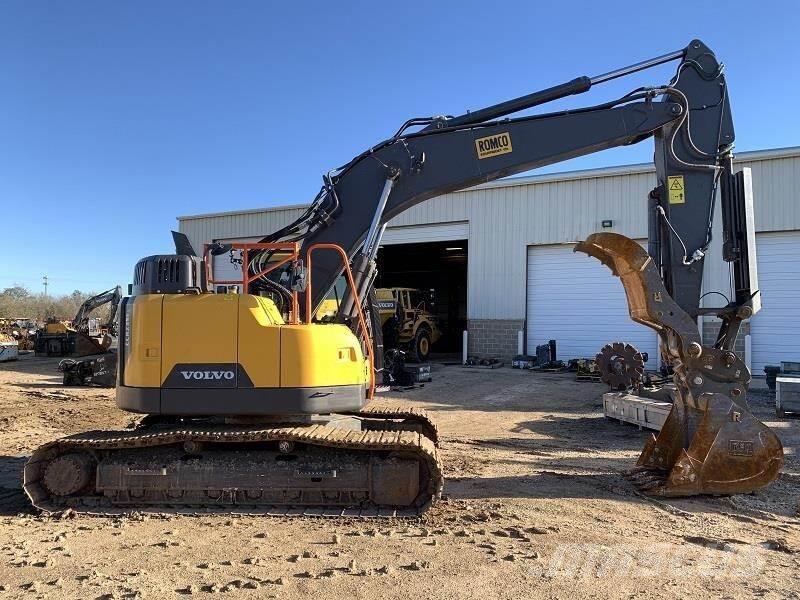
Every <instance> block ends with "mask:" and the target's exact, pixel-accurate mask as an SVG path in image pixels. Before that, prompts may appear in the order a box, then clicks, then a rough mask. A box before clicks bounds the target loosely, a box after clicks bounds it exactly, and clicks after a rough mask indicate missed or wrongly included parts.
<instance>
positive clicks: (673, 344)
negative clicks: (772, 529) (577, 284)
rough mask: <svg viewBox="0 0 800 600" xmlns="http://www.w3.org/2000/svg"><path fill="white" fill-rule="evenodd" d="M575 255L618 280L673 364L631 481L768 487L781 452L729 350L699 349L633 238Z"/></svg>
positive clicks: (676, 489)
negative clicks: (669, 398) (663, 406)
mask: <svg viewBox="0 0 800 600" xmlns="http://www.w3.org/2000/svg"><path fill="white" fill-rule="evenodd" d="M575 250H576V251H579V252H585V253H586V254H589V255H590V256H594V257H595V258H597V259H599V260H600V261H601V262H602V263H603V264H605V265H606V266H608V267H609V268H610V269H611V270H612V271H613V273H614V274H615V275H617V276H618V277H619V278H620V279H621V281H622V284H623V287H624V288H625V294H626V296H627V299H628V310H629V312H630V315H631V318H633V320H634V321H637V322H639V323H642V324H644V325H647V326H648V327H651V328H653V329H655V330H656V331H657V332H658V333H659V335H660V337H661V340H662V345H663V348H664V349H665V350H666V353H667V354H668V355H669V357H670V358H671V360H672V362H673V367H674V373H675V376H674V382H675V387H676V391H675V393H674V394H673V398H674V402H673V405H672V410H671V411H670V413H669V416H668V417H667V420H666V422H665V423H664V426H663V427H662V428H661V431H660V432H659V434H658V436H657V437H656V436H653V437H652V438H651V439H650V440H648V442H647V444H646V445H645V447H644V450H643V451H642V454H641V456H640V457H639V461H638V463H637V468H636V469H634V471H633V472H632V473H631V476H632V478H633V480H634V482H635V483H636V484H637V485H638V486H639V487H640V488H641V489H642V490H643V491H644V492H645V493H647V494H651V495H658V496H692V495H696V494H737V493H747V492H752V491H754V490H757V489H759V488H762V487H764V486H766V485H768V484H769V483H770V482H772V481H773V480H774V479H775V478H776V477H777V476H778V473H779V471H780V468H781V466H782V464H783V447H782V446H781V442H780V440H779V439H778V437H777V436H776V435H775V434H774V433H773V432H772V430H770V429H769V428H768V427H767V426H766V425H764V424H763V423H762V422H761V421H759V420H758V419H757V418H756V417H755V416H754V415H753V414H752V413H751V412H750V410H749V408H748V406H747V401H746V399H745V397H746V393H747V387H748V384H749V382H750V372H749V371H748V370H747V367H746V366H745V364H744V362H742V360H741V359H740V358H739V357H737V356H736V354H734V353H733V352H731V351H730V350H726V349H722V348H716V347H712V346H703V345H702V343H701V338H700V333H699V331H698V329H697V325H696V323H695V321H694V319H692V318H691V317H690V316H689V315H688V314H687V313H686V312H685V311H684V310H683V309H682V308H681V307H680V306H678V304H677V303H676V302H675V301H674V300H673V299H672V297H671V296H670V295H669V294H668V293H667V290H666V288H665V287H664V283H663V280H662V279H661V275H660V273H659V271H658V269H657V268H656V266H655V264H654V262H653V260H652V258H651V257H650V256H649V255H648V254H647V252H646V251H645V250H644V248H642V247H641V246H640V245H639V244H638V243H636V242H635V241H633V240H631V239H629V238H627V237H625V236H623V235H619V234H616V233H596V234H593V235H591V236H589V237H588V238H587V239H586V241H584V242H580V243H579V244H577V245H576V246H575Z"/></svg>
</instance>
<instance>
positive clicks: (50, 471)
mask: <svg viewBox="0 0 800 600" xmlns="http://www.w3.org/2000/svg"><path fill="white" fill-rule="evenodd" d="M94 471H95V464H94V461H93V460H92V457H91V456H89V455H87V454H83V453H79V452H73V453H70V454H63V455H61V456H57V457H56V458H54V459H52V460H51V461H50V462H48V463H47V466H45V468H44V473H43V475H42V484H43V485H44V487H45V488H46V489H47V490H48V491H49V492H50V493H51V494H53V495H54V496H61V497H64V496H71V495H73V494H77V493H78V492H80V491H81V490H84V489H86V488H87V487H88V486H89V484H90V483H91V482H92V480H93V478H94Z"/></svg>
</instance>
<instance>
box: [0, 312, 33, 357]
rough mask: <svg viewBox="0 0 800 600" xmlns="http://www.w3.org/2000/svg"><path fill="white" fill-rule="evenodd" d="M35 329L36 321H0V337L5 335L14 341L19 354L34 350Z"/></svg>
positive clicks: (19, 319) (23, 319)
mask: <svg viewBox="0 0 800 600" xmlns="http://www.w3.org/2000/svg"><path fill="white" fill-rule="evenodd" d="M36 329H37V326H36V321H35V320H33V319H29V318H27V317H22V318H10V319H0V335H2V334H5V335H6V336H8V337H10V338H12V339H13V340H14V341H16V342H17V350H18V351H19V352H20V353H24V352H30V351H31V350H33V349H34V346H35V340H36Z"/></svg>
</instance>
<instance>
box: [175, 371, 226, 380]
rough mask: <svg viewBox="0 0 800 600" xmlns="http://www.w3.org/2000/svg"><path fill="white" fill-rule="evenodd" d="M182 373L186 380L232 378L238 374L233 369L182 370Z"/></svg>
mask: <svg viewBox="0 0 800 600" xmlns="http://www.w3.org/2000/svg"><path fill="white" fill-rule="evenodd" d="M180 373H181V375H183V378H184V379H185V380H186V381H189V380H190V379H211V380H219V379H227V380H231V379H233V378H234V377H235V376H236V375H235V374H234V372H233V371H181V372H180Z"/></svg>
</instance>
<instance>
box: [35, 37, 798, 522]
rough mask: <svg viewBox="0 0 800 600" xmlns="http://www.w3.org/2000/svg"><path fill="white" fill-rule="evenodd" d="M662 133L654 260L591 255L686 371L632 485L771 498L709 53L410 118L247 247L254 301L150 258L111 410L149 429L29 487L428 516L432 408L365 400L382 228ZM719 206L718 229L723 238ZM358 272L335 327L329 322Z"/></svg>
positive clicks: (737, 230) (730, 178) (691, 49)
mask: <svg viewBox="0 0 800 600" xmlns="http://www.w3.org/2000/svg"><path fill="white" fill-rule="evenodd" d="M669 61H677V63H678V68H677V70H676V73H675V75H674V76H673V77H672V78H671V79H670V80H669V81H668V82H667V83H665V84H663V85H660V86H656V87H648V88H637V89H634V90H633V91H631V92H630V93H628V94H626V95H625V96H622V97H621V98H618V99H615V100H611V101H607V102H604V103H602V104H598V105H594V106H589V107H586V108H581V109H570V110H565V111H557V112H552V113H546V114H536V115H523V116H517V117H513V118H511V117H509V115H512V114H514V113H518V112H519V111H522V110H526V109H529V108H531V107H534V106H538V105H542V104H544V103H547V102H550V101H553V100H557V99H559V98H564V97H566V96H569V95H573V94H580V93H583V92H586V91H588V90H589V89H590V88H591V87H593V86H596V85H599V84H601V83H603V82H605V81H609V80H612V79H616V78H618V77H622V76H625V75H627V74H629V73H633V72H637V71H641V70H643V69H646V68H649V67H653V66H656V65H660V64H663V63H666V62H669ZM493 85H494V86H495V87H496V86H497V82H493ZM649 138H654V140H655V157H654V159H655V161H654V162H655V167H656V179H657V185H656V187H655V188H654V189H653V191H652V192H651V193H650V195H649V197H648V198H643V199H642V201H643V202H645V203H646V208H644V207H642V210H647V212H648V215H649V217H650V228H649V247H648V250H647V251H645V250H644V249H642V247H641V246H640V245H639V244H637V243H636V242H635V241H633V240H631V239H628V238H626V237H625V236H622V235H620V234H616V233H597V234H593V235H590V236H589V237H588V239H586V240H585V241H584V242H581V243H580V244H578V245H577V246H576V250H579V251H582V252H586V253H588V254H590V255H592V256H595V257H597V258H598V259H599V260H600V261H602V262H603V263H604V264H605V265H607V266H608V267H609V268H610V269H611V270H612V272H613V273H614V274H615V275H617V276H618V277H620V279H621V280H622V283H623V286H624V288H625V292H626V295H627V299H628V308H629V311H630V314H631V317H632V318H633V319H634V320H635V321H637V322H639V323H642V324H643V325H645V326H647V327H650V328H652V329H654V330H655V331H656V332H657V333H658V335H659V336H660V339H661V343H662V346H663V348H664V349H665V351H666V352H667V353H668V355H669V357H670V359H671V362H672V363H673V364H674V365H675V368H674V383H675V387H676V391H675V395H674V404H673V408H672V412H671V413H670V416H669V417H668V420H667V422H666V423H665V425H664V427H663V429H662V430H661V432H660V434H659V436H658V437H657V438H655V437H654V438H653V439H651V440H650V442H649V443H648V444H647V445H646V447H645V449H644V451H643V452H642V455H641V457H640V459H639V469H640V472H639V479H638V484H639V485H640V486H641V487H642V489H643V490H644V491H645V492H646V493H649V494H655V495H664V496H685V495H693V494H705V493H709V494H730V493H739V492H750V491H753V490H756V489H759V488H762V487H763V486H766V485H767V484H769V483H770V482H771V481H772V480H774V479H775V477H776V476H777V474H778V472H779V470H780V467H781V464H782V460H783V451H782V447H781V444H780V441H779V440H778V438H777V437H776V436H775V434H774V433H773V432H772V431H771V430H770V429H769V428H767V427H766V426H765V425H764V424H763V423H761V422H760V421H758V420H757V419H756V418H755V417H754V416H753V415H752V413H751V412H750V410H749V409H748V405H747V401H746V394H747V387H748V383H749V381H750V374H749V372H748V370H747V368H746V366H745V364H744V363H743V362H742V360H741V359H740V358H739V357H738V356H737V355H736V354H735V353H734V352H733V348H734V342H735V339H736V336H737V333H738V330H739V327H740V324H741V322H742V321H743V320H744V319H747V318H749V317H750V316H752V315H753V314H754V313H755V312H756V311H758V309H759V307H760V302H761V299H760V294H759V291H758V284H757V278H756V270H755V265H756V260H755V234H754V227H753V204H752V202H753V199H752V188H751V182H750V179H749V172H747V171H741V172H738V173H737V172H735V171H734V165H733V155H732V147H733V142H734V130H733V121H732V117H731V112H730V106H729V98H728V88H727V82H726V80H725V76H724V74H723V71H722V67H721V65H720V63H718V61H717V59H716V58H715V56H714V54H713V53H712V52H711V50H710V49H709V48H707V47H706V46H705V45H704V44H703V43H702V42H700V41H699V40H694V41H692V42H690V43H689V45H688V46H687V47H686V48H684V49H682V50H678V51H676V52H671V53H669V54H666V55H663V56H659V57H656V58H654V59H651V60H647V61H643V62H640V63H637V64H635V65H632V66H630V67H625V68H622V69H618V70H615V71H611V72H609V73H605V74H602V75H598V76H595V77H591V78H590V77H579V78H577V79H574V80H572V81H569V82H567V83H564V84H561V85H557V86H555V87H552V88H548V89H545V90H542V91H539V92H534V93H532V94H529V95H527V96H523V97H521V98H516V99H513V100H509V101H506V102H503V103H500V104H497V105H495V106H491V107H488V108H484V109H481V110H476V111H472V112H469V113H466V114H463V115H461V116H456V117H430V118H418V119H411V120H409V121H407V122H406V123H405V124H403V126H402V127H401V128H400V129H399V130H398V131H397V133H396V134H395V135H393V136H392V137H391V138H389V139H387V140H385V141H383V142H380V143H378V144H376V145H374V146H372V147H370V148H369V149H368V150H367V151H365V152H364V153H363V154H360V155H359V156H356V157H355V158H354V159H353V160H351V161H350V162H349V163H347V164H346V165H344V166H342V167H341V168H339V169H335V170H332V171H330V172H329V173H327V174H326V175H325V176H324V177H323V187H322V189H321V191H320V193H319V194H318V196H317V197H316V198H315V200H314V201H313V202H312V204H311V205H310V206H309V207H308V209H307V210H306V211H305V212H304V213H303V214H302V215H301V216H300V217H299V218H298V219H297V220H296V221H295V222H294V223H292V224H290V225H288V226H287V227H284V228H282V229H281V230H279V231H276V232H275V233H273V234H271V235H269V236H267V237H266V238H264V239H263V240H262V242H261V243H260V244H250V245H248V244H242V245H239V246H238V248H239V249H241V250H242V252H243V265H242V266H243V279H242V281H240V282H238V283H240V284H241V285H242V288H241V289H242V291H243V293H242V294H215V293H213V292H212V291H211V290H213V289H216V288H215V287H214V285H211V284H212V283H214V284H216V283H225V282H211V281H209V280H210V277H209V274H208V268H209V261H210V255H213V254H215V253H222V252H227V251H228V249H226V248H225V247H214V246H212V247H209V248H206V249H205V251H204V252H203V253H202V256H197V255H196V254H195V251H194V249H193V248H191V245H190V244H189V243H188V240H187V239H186V238H185V236H184V237H181V236H180V235H176V237H175V240H176V253H175V254H171V255H157V256H149V257H146V258H144V259H142V260H140V261H139V263H138V264H137V265H136V267H135V272H134V283H133V286H132V295H131V296H129V297H127V298H125V299H124V300H123V302H122V303H121V307H120V312H121V318H120V324H119V325H120V327H119V328H120V348H119V372H118V382H117V404H118V406H119V407H120V408H122V409H123V410H127V411H132V412H138V413H144V414H145V415H146V416H145V417H144V418H143V419H142V420H141V422H140V423H139V424H138V425H137V426H136V427H135V428H132V429H130V430H124V431H94V432H87V433H82V434H77V435H73V436H69V437H66V438H62V439H60V440H56V441H53V442H50V443H48V444H45V445H44V446H42V447H40V448H39V449H37V450H36V451H35V452H34V453H33V455H32V456H31V458H30V460H29V461H28V462H27V464H26V466H25V481H24V485H25V490H26V492H27V493H28V495H29V497H30V498H31V500H32V501H33V503H34V504H35V505H36V506H39V507H41V508H43V509H47V510H59V509H63V508H66V507H72V508H74V509H76V510H79V511H89V512H99V513H113V512H117V511H126V510H143V509H144V510H163V509H165V508H169V509H171V510H175V509H177V510H187V511H190V512H197V511H206V510H219V511H241V512H248V513H249V512H263V513H269V514H274V513H278V514H319V515H339V514H366V515H376V516H380V515H395V514H400V515H415V514H419V513H421V512H423V511H425V510H426V509H427V508H428V507H429V506H430V505H431V504H432V503H433V502H435V501H436V499H437V498H438V497H439V495H440V493H441V490H442V469H441V465H440V462H439V458H438V454H437V449H436V442H437V439H436V428H435V426H434V425H433V423H432V422H431V421H430V420H429V419H428V418H427V417H426V416H425V414H424V413H423V412H421V411H419V410H417V409H414V408H411V407H402V406H399V407H392V406H386V405H383V404H373V403H370V400H371V399H372V391H373V389H374V382H375V376H376V375H375V365H380V364H382V358H381V355H380V354H381V346H382V342H381V339H380V334H381V327H380V315H379V311H378V308H377V302H376V299H375V295H374V290H373V288H372V284H373V282H374V278H375V255H376V253H377V249H378V246H379V244H380V239H381V235H382V233H383V230H384V228H385V226H386V223H387V222H388V221H389V220H390V219H392V218H394V217H395V216H397V215H398V214H400V213H401V212H403V211H404V210H406V209H408V208H410V207H412V206H414V205H415V204H418V203H419V202H422V201H423V200H426V199H428V198H432V197H435V196H439V195H441V194H444V193H450V192H454V191H456V190H460V189H464V188H467V187H470V186H474V185H476V184H479V183H483V182H486V181H491V180H495V179H498V178H501V177H506V176H509V175H513V174H515V173H520V172H523V171H528V170H530V169H534V168H537V167H541V166H544V165H549V164H553V163H557V162H559V161H563V160H567V159H570V158H574V157H576V156H581V155H585V154H589V153H592V152H598V151H600V150H603V149H606V148H612V147H616V146H623V145H627V144H633V143H637V142H640V141H643V140H645V139H649ZM717 192H719V194H717ZM716 204H719V210H721V212H722V222H723V227H722V231H718V232H713V231H712V229H713V222H714V219H713V215H714V210H715V208H716ZM712 233H715V234H716V235H719V236H721V237H722V240H723V257H724V259H725V260H726V261H728V262H729V263H730V265H731V272H732V285H733V288H734V290H733V294H732V296H731V300H730V303H729V304H728V305H726V306H719V307H714V308H701V307H700V294H701V289H702V278H703V262H704V259H705V254H706V252H707V250H708V248H709V245H710V242H711V236H712ZM497 234H498V235H503V232H497ZM342 275H344V277H345V279H346V280H347V289H346V290H344V292H343V293H342V295H341V297H337V305H338V307H339V309H338V311H337V313H336V319H335V321H336V322H334V323H314V322H313V319H312V315H313V314H314V311H315V310H316V309H317V308H318V307H319V306H320V305H321V303H322V302H323V300H325V299H326V297H329V294H330V291H331V290H332V289H335V284H336V283H337V281H339V278H340V276H342ZM498 283H499V284H501V285H502V281H499V280H498ZM337 293H338V292H337ZM265 294H267V295H269V298H267V297H265V296H264V295H265ZM553 300H556V301H557V299H553ZM590 301H591V298H587V302H590ZM700 315H714V316H716V317H718V318H719V319H720V323H721V325H720V331H719V336H718V338H717V340H716V342H715V343H714V344H711V345H705V344H703V341H702V338H701V336H700V332H699V331H698V328H697V317H698V316H700Z"/></svg>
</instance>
